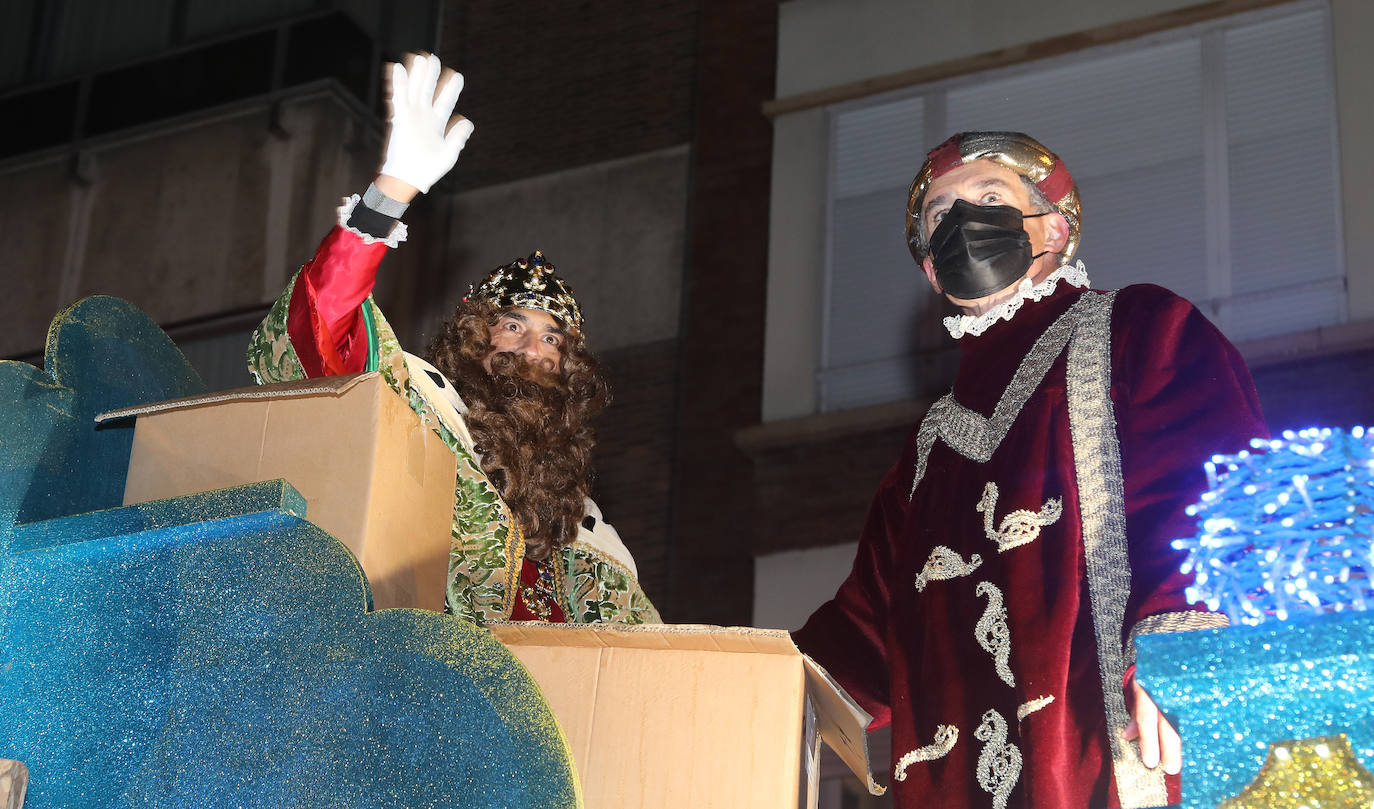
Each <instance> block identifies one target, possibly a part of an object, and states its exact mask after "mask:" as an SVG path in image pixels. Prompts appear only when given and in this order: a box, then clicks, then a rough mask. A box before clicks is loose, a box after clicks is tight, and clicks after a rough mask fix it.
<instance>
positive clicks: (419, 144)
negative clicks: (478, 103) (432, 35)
mask: <svg viewBox="0 0 1374 809" xmlns="http://www.w3.org/2000/svg"><path fill="white" fill-rule="evenodd" d="M409 61H410V66H409V68H408V69H407V67H406V66H405V65H402V64H399V63H397V64H393V65H392V66H391V88H390V90H389V92H388V94H387V98H388V101H389V102H390V106H391V118H390V121H389V122H388V130H387V139H386V158H385V159H384V160H383V161H382V169H381V172H380V173H381V174H382V175H384V176H385V177H391V178H395V179H397V180H400V181H401V182H403V183H405V184H407V185H410V186H414V188H415V190H417V191H420V192H425V191H428V190H429V189H430V186H432V185H434V183H435V182H436V181H437V180H438V179H439V178H440V177H443V176H444V175H445V174H447V173H448V170H449V169H451V168H453V164H454V163H456V162H458V153H459V152H461V151H463V146H464V144H466V143H467V142H468V136H469V135H471V134H472V122H471V121H469V120H468V119H466V118H464V117H463V116H461V115H454V114H453V106H454V105H455V104H457V103H458V94H459V93H461V92H462V91H463V74H461V73H455V72H453V71H452V70H448V71H445V70H444V68H443V66H442V65H440V64H439V57H437V56H434V55H433V54H417V55H415V56H413V57H411V59H410V60H409ZM441 72H444V73H446V74H447V80H446V81H445V82H444V86H443V88H442V89H440V90H439V91H438V93H437V94H436V93H435V87H436V86H437V85H438V82H439V78H440V73H441ZM378 187H379V188H380V187H381V186H378ZM392 187H393V188H394V187H395V186H394V184H392ZM382 190H383V192H384V193H386V194H387V196H392V194H391V192H389V191H387V190H386V189H382ZM393 198H394V199H395V198H398V197H393ZM400 201H402V202H408V201H409V200H400Z"/></svg>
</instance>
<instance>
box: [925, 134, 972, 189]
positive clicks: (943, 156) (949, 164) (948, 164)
mask: <svg viewBox="0 0 1374 809" xmlns="http://www.w3.org/2000/svg"><path fill="white" fill-rule="evenodd" d="M963 139H964V135H963V133H959V134H957V135H951V136H950V137H949V138H948V139H947V140H946V141H945V142H944V143H942V144H940V145H939V146H936V147H935V148H934V149H931V150H930V154H928V155H926V157H927V159H929V160H930V179H932V180H933V179H935V178H936V177H939V176H941V175H943V174H946V173H948V172H949V171H950V170H952V169H956V168H958V167H959V166H962V165H963V164H964V155H963V154H962V153H960V151H959V143H960V142H961V141H962V140H963Z"/></svg>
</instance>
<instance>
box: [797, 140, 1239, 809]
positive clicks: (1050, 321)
mask: <svg viewBox="0 0 1374 809" xmlns="http://www.w3.org/2000/svg"><path fill="white" fill-rule="evenodd" d="M1081 222H1082V211H1081V205H1080V201H1079V196H1078V189H1077V186H1076V185H1075V184H1074V181H1073V178H1072V177H1071V176H1070V174H1069V171H1068V169H1067V168H1066V167H1065V166H1064V163H1063V162H1062V161H1061V160H1060V159H1059V158H1058V157H1057V156H1055V155H1054V154H1053V153H1051V152H1050V151H1049V150H1047V149H1046V148H1045V147H1044V146H1042V145H1041V144H1040V143H1038V142H1037V141H1035V140H1034V139H1032V138H1030V137H1027V136H1026V135H1022V134H1019V133H1010V132H971V133H962V134H959V135H955V136H954V137H952V138H950V139H949V140H948V141H946V142H945V143H943V144H941V145H940V146H939V147H937V148H936V149H935V150H934V151H932V152H931V153H930V155H929V157H928V158H927V160H926V163H925V165H924V166H922V168H921V171H920V173H919V174H917V176H916V179H915V181H914V182H913V183H912V186H911V192H910V196H909V200H908V209H907V237H908V241H909V246H910V248H911V252H912V255H913V256H914V257H915V258H916V260H917V262H918V263H919V264H920V265H921V268H922V269H923V270H924V272H925V275H926V278H927V279H928V280H929V282H930V284H931V285H932V286H933V287H934V288H935V290H936V291H937V292H939V293H941V294H943V295H944V296H945V297H946V298H947V299H948V300H949V301H950V302H951V303H953V304H954V305H955V307H956V308H957V309H958V310H959V314H958V315H956V316H954V317H950V318H946V320H945V325H946V327H947V328H948V330H949V332H950V335H951V336H952V337H953V338H954V339H956V340H958V341H959V348H960V364H959V373H958V376H957V378H956V379H955V382H954V387H953V390H952V391H951V392H950V393H949V394H948V395H946V396H945V397H943V398H941V399H940V400H939V401H937V402H936V403H935V404H934V405H932V406H931V408H930V410H929V411H928V413H927V414H926V416H925V418H924V419H923V420H922V421H921V423H920V425H919V426H918V427H917V428H916V429H915V430H914V431H913V432H912V434H911V437H910V439H909V441H908V442H907V445H906V449H905V451H904V452H903V454H902V457H901V458H900V459H899V460H898V462H897V464H896V465H895V466H894V467H893V468H892V470H891V471H890V472H889V473H888V474H887V476H886V478H885V479H884V480H883V483H882V486H881V488H880V489H879V491H878V494H877V496H876V497H875V499H874V503H873V507H872V510H871V512H870V514H869V517H868V521H867V524H866V526H865V528H864V531H863V535H862V537H861V539H860V542H859V550H858V556H857V558H856V560H855V563H854V568H853V571H852V572H851V574H850V576H849V578H848V579H847V580H846V581H845V583H844V584H843V585H842V586H841V587H840V590H839V592H838V593H836V595H835V597H834V599H832V600H831V601H829V602H827V603H826V604H825V605H823V606H822V607H821V608H820V609H819V610H817V611H816V613H815V614H814V615H812V617H811V619H810V620H809V621H808V622H807V624H806V626H805V627H803V628H802V629H801V630H800V631H798V632H797V633H796V640H797V643H798V645H800V646H801V648H802V649H803V650H804V651H806V652H808V653H809V654H811V655H812V656H813V657H815V658H816V659H817V660H818V661H819V662H820V663H821V664H822V665H824V666H825V667H826V668H827V669H828V670H829V671H830V673H831V674H832V675H833V676H835V677H836V679H838V680H839V681H840V683H841V684H842V685H844V686H845V688H847V689H848V690H849V691H850V693H852V694H854V695H855V697H856V698H857V699H859V701H860V702H861V703H862V704H864V706H865V707H866V708H867V709H868V710H869V712H870V713H872V714H873V715H874V716H875V726H876V725H880V724H883V723H886V722H889V721H890V722H891V724H892V755H893V772H892V784H893V791H894V797H895V805H896V806H898V807H903V806H922V807H974V806H978V807H986V806H992V807H995V808H996V809H1003V808H1004V807H1008V806H1016V807H1056V808H1057V809H1061V808H1063V807H1101V806H1160V805H1165V804H1168V803H1173V802H1177V801H1178V800H1179V796H1178V778H1177V773H1178V772H1179V769H1180V766H1181V751H1180V744H1179V740H1178V735H1177V733H1175V732H1174V730H1173V728H1172V727H1171V726H1170V724H1169V722H1168V721H1167V720H1166V719H1165V718H1164V717H1162V716H1161V715H1160V714H1159V712H1158V711H1157V709H1156V708H1155V706H1154V703H1153V702H1152V701H1151V700H1150V698H1149V696H1148V695H1147V694H1146V693H1145V692H1144V691H1143V690H1142V689H1141V688H1140V687H1139V686H1138V685H1137V684H1136V682H1135V678H1134V648H1135V645H1134V640H1135V638H1136V637H1137V636H1139V635H1141V634H1146V633H1151V632H1167V631H1183V630H1191V629H1202V628H1210V627H1217V626H1223V625H1225V622H1226V619H1225V617H1224V616H1220V615H1215V614H1212V613H1208V612H1204V611H1201V607H1200V605H1196V604H1191V603H1189V601H1188V599H1187V598H1186V597H1185V595H1184V591H1185V589H1186V588H1187V586H1188V585H1189V584H1190V583H1191V581H1192V577H1191V575H1188V574H1184V573H1182V572H1180V565H1181V564H1182V562H1183V555H1182V554H1181V553H1180V552H1179V551H1177V550H1175V549H1174V548H1173V547H1172V546H1171V544H1170V543H1171V540H1172V539H1174V538H1175V537H1179V536H1184V535H1187V534H1190V533H1191V532H1192V521H1191V519H1190V518H1189V517H1188V516H1187V515H1186V514H1185V512H1184V509H1185V507H1186V506H1187V505H1188V504H1190V503H1192V502H1195V501H1196V500H1197V498H1198V496H1199V494H1200V493H1201V492H1202V490H1203V489H1205V488H1206V480H1205V477H1204V471H1203V468H1202V465H1203V463H1204V462H1205V461H1207V459H1208V458H1210V457H1211V456H1212V455H1213V454H1214V453H1218V452H1234V451H1237V450H1239V449H1242V448H1244V447H1245V446H1247V442H1248V441H1249V439H1250V438H1252V437H1255V436H1262V435H1265V434H1266V428H1265V425H1264V420H1263V416H1262V415H1261V413H1260V409H1259V403H1258V399H1257V396H1256V394H1255V390H1254V385H1253V383H1252V382H1251V380H1250V374H1249V372H1248V371H1247V369H1246V367H1245V364H1244V362H1243V361H1242V360H1241V358H1240V355H1239V354H1238V353H1237V352H1236V350H1235V348H1234V347H1233V346H1232V345H1231V344H1230V343H1229V342H1227V340H1226V339H1225V338H1224V337H1223V336H1222V335H1221V334H1220V333H1219V332H1218V331H1217V330H1216V329H1215V328H1214V327H1213V326H1212V325H1211V324H1210V323H1209V322H1208V321H1207V319H1206V318H1205V317H1203V316H1202V314H1201V313H1199V312H1198V311H1197V310H1196V309H1195V308H1194V307H1193V306H1192V305H1190V304H1189V303H1188V302H1187V301H1185V300H1183V299H1182V298H1180V297H1178V296H1176V295H1174V294H1173V293H1171V292H1169V291H1167V290H1165V289H1162V288H1160V287H1157V286H1153V285H1137V286H1130V287H1126V288H1125V289H1121V290H1118V291H1115V292H1101V291H1098V290H1092V289H1089V288H1088V276H1087V269H1086V268H1085V266H1084V265H1083V263H1082V262H1081V261H1079V262H1073V261H1072V259H1073V255H1074V252H1075V250H1076V249H1077V247H1078V241H1079V236H1080V229H1081Z"/></svg>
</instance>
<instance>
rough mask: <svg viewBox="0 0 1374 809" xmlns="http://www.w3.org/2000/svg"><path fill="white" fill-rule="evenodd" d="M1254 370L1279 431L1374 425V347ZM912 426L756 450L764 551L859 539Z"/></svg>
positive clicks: (760, 546) (760, 535)
mask: <svg viewBox="0 0 1374 809" xmlns="http://www.w3.org/2000/svg"><path fill="white" fill-rule="evenodd" d="M1253 376H1254V379H1255V387H1256V388H1257V389H1258V390H1259V394H1260V405H1261V406H1262V407H1263V408H1264V414H1265V419H1266V420H1267V421H1268V423H1269V426H1270V429H1271V430H1273V431H1275V432H1277V431H1280V430H1284V429H1288V428H1293V429H1300V428H1303V427H1352V426H1354V425H1356V424H1360V425H1365V426H1369V425H1374V351H1354V352H1348V353H1343V354H1334V355H1330V356H1326V357H1317V358H1306V359H1302V360H1294V361H1291V362H1285V363H1277V364H1266V365H1264V366H1262V367H1257V368H1255V369H1253ZM913 422H914V419H913ZM910 427H911V425H910V424H907V425H895V424H894V425H892V426H889V427H883V428H880V429H872V430H861V431H855V432H852V433H850V434H847V435H835V436H832V437H829V438H826V439H823V440H810V441H798V442H796V443H794V444H792V445H791V446H781V445H777V444H775V445H773V446H765V447H761V448H757V449H752V450H751V455H752V456H753V459H754V485H755V486H756V489H757V493H758V494H757V496H758V500H757V523H758V525H759V529H758V540H757V544H756V547H757V548H758V552H759V553H760V554H764V553H776V552H779V551H784V550H797V549H802V548H812V547H818V546H822V545H835V544H839V543H842V542H853V541H854V540H856V539H858V536H859V531H860V529H861V528H862V526H863V521H864V517H865V515H866V514H867V513H868V507H869V502H870V500H871V499H872V497H873V493H874V492H875V491H876V490H877V488H878V483H879V481H881V480H882V477H883V475H884V474H886V472H887V470H888V469H889V468H890V467H891V466H892V463H893V462H894V461H895V460H896V459H897V456H898V455H899V454H900V452H901V450H902V447H903V442H904V441H906V440H909V439H908V431H909V429H910ZM1237 449H1240V448H1239V447H1238V448H1237Z"/></svg>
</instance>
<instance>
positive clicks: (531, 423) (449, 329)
mask: <svg viewBox="0 0 1374 809" xmlns="http://www.w3.org/2000/svg"><path fill="white" fill-rule="evenodd" d="M501 311H502V310H499V309H497V308H496V307H494V306H492V305H491V304H490V303H488V302H487V301H485V300H468V301H463V302H462V303H460V304H458V307H457V308H456V309H455V310H454V313H453V316H452V317H451V318H449V319H448V321H446V322H445V323H444V326H443V329H442V331H440V333H439V335H438V336H437V337H435V338H434V341H433V342H432V343H430V345H429V350H428V351H427V352H426V354H427V356H426V359H428V360H429V361H430V362H431V363H433V364H434V367H436V368H438V369H439V371H440V372H442V373H443V374H444V376H447V377H448V378H449V379H450V380H451V381H452V382H453V385H454V387H455V388H457V390H458V394H459V395H460V396H462V397H463V401H464V402H465V403H466V404H467V406H468V414H467V416H466V419H465V420H466V421H467V424H468V429H469V431H470V432H471V433H472V438H473V443H474V449H476V450H477V452H478V454H480V455H481V456H482V462H481V464H482V472H483V473H485V474H486V476H487V478H488V479H489V480H490V481H491V482H492V485H494V486H495V487H496V490H497V491H498V492H499V493H500V495H501V498H502V499H503V500H505V501H506V505H507V506H509V507H510V510H511V512H512V513H513V514H514V515H515V519H516V520H517V521H518V522H519V523H520V527H521V528H522V529H523V530H524V532H525V556H526V557H527V558H529V559H533V560H535V561H543V560H546V559H548V558H549V556H550V555H551V554H552V553H553V552H554V551H555V550H557V549H561V548H564V547H566V546H567V545H569V544H571V543H572V541H573V540H574V539H575V538H576V537H577V529H578V526H579V525H580V524H581V522H582V518H583V517H584V516H586V509H585V503H584V499H585V498H586V497H587V495H588V493H589V492H590V491H591V478H592V466H591V463H592V447H593V446H595V444H596V433H595V432H594V431H593V430H592V428H591V424H590V422H591V419H592V417H593V416H595V415H596V414H597V413H599V412H601V410H602V409H603V408H605V407H606V405H607V404H608V403H609V402H610V391H609V389H608V388H607V386H606V382H605V380H604V379H603V378H602V376H601V373H600V368H599V367H598V364H597V362H596V358H595V357H593V356H592V355H591V352H589V351H588V350H587V347H586V345H585V343H583V341H582V337H581V335H579V334H573V333H570V334H568V335H567V338H566V340H565V341H564V343H563V363H562V368H561V369H560V370H559V372H557V373H549V372H547V371H546V370H545V369H543V368H539V367H537V366H531V365H530V364H529V363H528V362H527V361H526V360H525V358H524V357H522V356H518V355H516V354H511V353H499V354H495V355H492V358H491V373H487V370H486V368H485V367H484V366H483V364H482V361H483V360H484V359H485V358H486V357H487V355H488V354H490V353H491V336H490V334H491V333H490V331H489V329H490V327H491V326H494V325H496V321H497V319H498V318H499V317H500V315H501Z"/></svg>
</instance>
